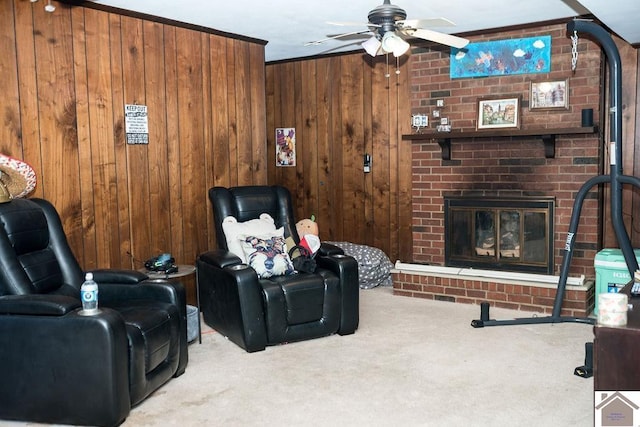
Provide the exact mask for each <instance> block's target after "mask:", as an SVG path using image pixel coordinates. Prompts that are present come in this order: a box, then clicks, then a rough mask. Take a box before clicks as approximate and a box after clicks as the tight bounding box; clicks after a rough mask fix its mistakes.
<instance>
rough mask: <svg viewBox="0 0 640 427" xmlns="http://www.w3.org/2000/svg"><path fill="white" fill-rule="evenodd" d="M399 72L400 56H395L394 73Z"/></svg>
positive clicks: (397, 73)
mask: <svg viewBox="0 0 640 427" xmlns="http://www.w3.org/2000/svg"><path fill="white" fill-rule="evenodd" d="M399 74H400V57H398V56H396V75H399Z"/></svg>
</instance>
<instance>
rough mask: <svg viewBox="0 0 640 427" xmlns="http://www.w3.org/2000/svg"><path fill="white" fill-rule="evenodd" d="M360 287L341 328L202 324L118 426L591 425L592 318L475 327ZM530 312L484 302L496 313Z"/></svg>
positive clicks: (441, 305) (448, 308) (470, 313)
mask: <svg viewBox="0 0 640 427" xmlns="http://www.w3.org/2000/svg"><path fill="white" fill-rule="evenodd" d="M360 296H361V310H360V327H359V329H358V331H356V333H355V334H353V335H349V336H338V335H335V336H330V337H326V338H320V339H316V340H310V341H303V342H299V343H291V344H287V345H281V346H275V347H267V349H266V350H265V351H262V352H258V353H251V354H249V353H246V352H245V351H244V350H242V349H241V348H239V347H237V346H236V345H235V344H233V343H232V342H230V341H227V340H226V339H225V338H224V337H222V336H220V335H219V334H217V333H216V332H214V331H212V330H211V329H209V328H207V327H204V335H203V338H202V341H203V342H202V344H198V342H197V340H196V342H195V343H193V344H191V345H190V346H189V357H190V361H189V365H188V366H187V371H186V373H185V374H184V375H182V376H181V377H179V378H175V379H173V380H171V381H170V382H169V383H167V384H166V385H165V386H163V387H162V388H161V389H159V390H158V391H157V392H156V393H155V394H154V395H152V396H151V397H149V398H148V399H147V400H146V401H144V402H143V403H142V404H141V405H139V406H137V407H136V408H134V409H133V410H132V412H131V414H130V415H129V418H128V419H127V420H126V421H125V423H124V426H132V427H133V426H272V425H280V426H362V425H367V426H447V427H449V426H465V427H466V426H500V427H502V426H554V427H555V426H565V427H566V426H580V427H584V426H590V425H593V379H583V378H580V377H577V376H575V375H573V370H574V368H575V367H576V366H579V365H582V364H583V362H584V344H585V342H587V341H592V340H593V327H592V326H589V325H585V324H572V323H571V324H569V323H563V324H555V325H551V324H539V325H517V326H493V327H486V328H481V329H474V328H472V327H471V326H470V323H471V320H473V319H477V318H479V316H480V308H479V307H478V306H472V305H465V304H455V303H448V302H440V301H430V300H423V299H416V298H408V297H401V296H394V295H392V290H391V289H390V288H375V289H369V290H361V293H360ZM530 315H531V314H530V313H524V312H516V311H511V310H500V309H495V308H492V309H491V318H497V319H503V318H512V317H529V316H530ZM13 425H25V424H20V423H13ZM31 425H33V424H31Z"/></svg>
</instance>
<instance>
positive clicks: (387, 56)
mask: <svg viewBox="0 0 640 427" xmlns="http://www.w3.org/2000/svg"><path fill="white" fill-rule="evenodd" d="M384 57H385V59H386V60H387V74H385V75H384V76H385V77H386V78H389V77H391V74H390V73H389V54H388V53H385V54H384Z"/></svg>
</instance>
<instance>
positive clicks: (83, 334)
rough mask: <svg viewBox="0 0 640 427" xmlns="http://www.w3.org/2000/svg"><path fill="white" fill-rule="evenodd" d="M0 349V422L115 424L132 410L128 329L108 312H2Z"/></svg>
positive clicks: (119, 318) (111, 311) (114, 314)
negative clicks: (1, 360)
mask: <svg viewBox="0 0 640 427" xmlns="http://www.w3.org/2000/svg"><path fill="white" fill-rule="evenodd" d="M33 297H34V295H31V296H30V298H33ZM4 298H5V297H2V298H0V299H4ZM70 299H72V298H70ZM36 300H38V299H34V301H36ZM52 301H55V299H54V300H52ZM59 302H60V303H61V305H64V303H63V302H61V301H59ZM0 348H1V349H2V353H3V362H2V363H0V378H2V381H0V396H2V399H3V400H2V405H0V419H16V420H29V421H35V422H40V423H51V424H76V425H100V426H116V425H119V424H120V423H122V422H123V421H124V419H125V418H126V417H127V415H128V414H129V412H130V410H131V402H130V394H129V376H128V363H129V349H128V341H127V332H126V327H125V324H124V322H123V321H122V317H121V316H120V315H119V314H118V313H117V312H115V311H113V310H110V309H106V308H105V309H102V310H101V311H100V313H98V314H95V315H92V316H82V315H80V314H79V310H74V311H71V312H68V313H67V314H65V315H63V316H51V315H43V316H23V315H19V314H18V315H12V314H6V315H2V316H0ZM61 372H62V373H64V375H60V373H61ZM34 385H35V386H34ZM43 393H45V394H46V398H43V396H44V395H43ZM79 402H82V403H81V404H79Z"/></svg>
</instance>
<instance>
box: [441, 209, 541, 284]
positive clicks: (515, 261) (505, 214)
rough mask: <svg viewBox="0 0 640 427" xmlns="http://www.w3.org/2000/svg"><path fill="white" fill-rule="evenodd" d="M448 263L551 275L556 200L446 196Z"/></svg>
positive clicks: (449, 264)
mask: <svg viewBox="0 0 640 427" xmlns="http://www.w3.org/2000/svg"><path fill="white" fill-rule="evenodd" d="M445 211H446V212H445V213H446V221H445V232H446V239H445V255H446V265H448V266H457V267H476V268H488V269H502V270H511V271H524V272H536V273H545V274H551V273H552V272H553V249H552V244H553V242H552V239H551V237H552V236H553V200H529V199H521V198H519V199H497V200H496V199H490V200H486V199H472V198H447V199H446V200H445Z"/></svg>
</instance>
